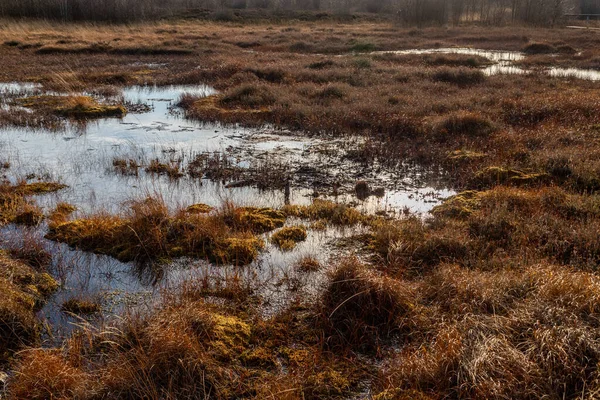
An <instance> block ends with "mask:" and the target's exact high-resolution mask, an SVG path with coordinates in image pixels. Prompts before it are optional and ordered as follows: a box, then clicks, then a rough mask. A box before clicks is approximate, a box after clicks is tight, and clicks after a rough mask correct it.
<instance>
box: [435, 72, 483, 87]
mask: <svg viewBox="0 0 600 400" xmlns="http://www.w3.org/2000/svg"><path fill="white" fill-rule="evenodd" d="M431 79H433V80H434V81H436V82H444V83H451V84H453V85H457V86H472V85H477V84H480V83H483V82H484V81H485V75H484V74H483V72H481V71H479V70H473V69H469V68H439V69H437V70H435V71H434V72H433V73H432V74H431Z"/></svg>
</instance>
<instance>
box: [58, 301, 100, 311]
mask: <svg viewBox="0 0 600 400" xmlns="http://www.w3.org/2000/svg"><path fill="white" fill-rule="evenodd" d="M60 309H61V310H62V311H63V312H66V313H71V314H78V315H92V314H98V313H100V312H101V311H102V307H101V306H100V304H98V303H97V302H94V301H90V300H83V299H77V298H71V299H69V300H67V301H65V302H64V303H63V304H62V306H61V307H60Z"/></svg>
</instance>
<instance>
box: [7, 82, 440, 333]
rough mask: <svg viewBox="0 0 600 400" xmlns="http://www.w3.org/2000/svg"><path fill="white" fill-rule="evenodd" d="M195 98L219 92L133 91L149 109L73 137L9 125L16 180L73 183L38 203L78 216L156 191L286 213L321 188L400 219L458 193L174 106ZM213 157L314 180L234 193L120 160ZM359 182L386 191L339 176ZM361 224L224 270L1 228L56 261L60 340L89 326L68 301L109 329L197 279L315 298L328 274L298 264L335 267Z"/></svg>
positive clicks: (53, 303)
mask: <svg viewBox="0 0 600 400" xmlns="http://www.w3.org/2000/svg"><path fill="white" fill-rule="evenodd" d="M39 90H41V88H40V87H39V86H37V85H34V84H31V85H29V84H27V85H20V84H4V85H0V92H3V93H5V95H15V96H18V95H20V96H24V95H28V94H33V93H37V92H38V91H39ZM183 93H192V94H195V95H199V96H202V95H209V94H212V93H214V92H213V90H212V89H211V88H209V87H205V86H171V87H161V88H157V87H131V88H125V89H124V91H123V96H124V101H125V102H126V103H127V104H144V105H147V106H148V107H134V108H138V109H139V110H140V111H144V112H138V113H135V112H132V113H129V114H128V115H127V116H126V117H124V118H123V119H115V118H112V119H111V118H109V119H100V120H97V121H93V122H90V123H88V124H86V125H85V126H70V127H68V128H67V129H66V130H65V131H61V132H49V131H43V130H42V131H32V130H29V129H16V128H11V129H1V130H0V151H2V155H3V158H4V159H3V161H9V162H10V164H11V168H10V170H8V173H7V175H8V176H7V178H8V179H10V180H12V181H13V182H16V181H17V180H21V179H24V178H26V177H31V176H34V177H35V178H33V180H35V179H43V180H53V181H59V182H62V183H65V184H67V185H68V186H69V188H67V189H64V190H61V191H59V192H57V193H52V194H47V195H43V196H38V197H37V198H36V201H37V202H38V203H39V204H40V205H41V206H42V207H43V208H45V210H46V211H49V210H51V209H52V208H53V207H54V206H55V205H56V204H57V203H58V202H67V203H71V204H73V205H75V206H76V207H77V208H78V211H77V212H76V214H75V217H78V216H82V215H85V213H87V212H96V211H102V210H105V211H108V212H120V211H123V209H124V208H126V207H127V202H128V201H130V200H131V199H139V198H143V197H146V196H148V195H153V196H160V197H162V198H163V199H164V201H165V203H167V204H169V205H171V206H172V207H173V208H175V207H185V206H188V205H190V204H194V203H205V204H208V205H212V206H220V205H221V204H222V203H223V202H224V201H225V200H231V201H233V202H234V203H236V204H239V205H253V206H270V207H280V206H282V205H283V204H287V203H291V204H308V203H310V202H311V201H312V197H311V196H312V195H313V194H314V193H313V192H317V191H321V193H320V196H321V197H326V198H327V197H328V198H331V199H335V200H337V201H341V202H347V203H356V204H357V206H358V207H359V208H361V209H362V210H363V211H365V212H376V211H378V210H382V209H383V210H387V211H390V212H399V211H401V210H402V209H403V208H404V207H407V208H410V209H412V210H413V211H415V212H421V213H425V212H427V211H429V210H430V209H431V207H433V206H434V205H435V204H437V203H439V198H440V197H443V196H448V195H450V194H452V192H451V191H450V190H437V189H434V188H432V187H429V186H427V185H425V184H420V183H418V182H419V180H415V179H412V178H411V177H408V176H407V175H406V173H405V171H406V169H403V170H402V171H399V170H396V169H395V168H389V169H387V170H386V169H385V168H383V167H380V166H376V167H377V168H373V166H371V167H370V169H366V168H367V167H366V166H365V165H362V164H360V163H355V162H353V161H350V160H348V158H347V157H345V156H344V155H345V150H344V147H343V143H342V142H340V141H339V140H338V141H335V140H325V139H313V138H305V137H301V136H298V135H293V134H291V133H287V134H284V133H282V132H274V131H273V130H270V129H262V130H257V129H242V128H237V127H231V128H226V127H222V126H220V125H215V124H197V123H193V122H190V121H186V120H185V119H183V118H182V117H181V113H180V111H179V110H178V109H177V108H176V107H175V106H174V105H175V103H176V102H177V100H178V98H179V97H180V96H181V94H183ZM353 140H354V139H353ZM356 140H359V139H356ZM346 141H348V140H346ZM206 152H219V153H227V154H228V155H229V157H231V159H232V160H233V161H232V162H233V163H234V164H235V165H236V166H238V167H247V166H249V165H251V164H253V163H255V162H263V163H264V165H266V166H267V167H268V166H269V165H271V164H270V163H273V162H276V163H278V164H280V165H286V166H288V167H289V168H290V170H291V171H292V173H295V174H296V175H295V177H296V178H297V177H298V176H300V175H302V174H305V175H302V176H303V179H300V180H298V179H296V180H297V181H299V182H301V183H302V184H304V186H298V184H297V182H296V185H293V184H291V182H290V180H289V179H287V180H286V181H285V182H283V185H282V186H281V188H280V189H279V190H259V189H258V188H256V187H251V186H247V187H234V185H229V187H228V185H226V182H224V181H221V180H217V181H215V180H209V179H201V178H198V177H190V176H187V175H185V176H183V177H181V178H180V179H177V180H173V179H169V178H168V177H166V176H159V175H153V174H150V173H146V172H145V171H144V168H140V170H139V173H136V174H132V175H127V174H118V173H115V170H114V165H113V159H114V158H115V157H118V158H123V159H127V160H128V159H133V160H135V161H136V162H137V163H140V164H142V165H147V163H148V161H149V160H152V159H155V158H157V159H160V160H178V161H181V162H182V167H183V168H184V169H185V168H186V167H187V163H188V162H189V160H192V159H194V156H195V155H197V154H201V153H206ZM418 174H419V172H418V171H414V173H413V176H414V177H417V178H418ZM292 176H294V175H292ZM356 176H361V179H363V178H364V179H371V180H372V181H375V182H377V183H378V184H379V185H381V186H382V187H384V186H385V189H386V190H385V194H383V195H382V196H380V197H375V196H369V197H368V198H366V199H365V200H364V201H357V198H356V196H355V194H354V191H353V190H346V192H344V191H339V190H338V189H339V185H338V181H343V177H346V179H347V180H348V177H350V178H351V181H350V182H345V184H346V186H349V187H350V188H353V185H354V183H355V182H354V179H356V178H355V177H356ZM323 177H325V178H329V179H332V180H333V182H334V183H333V186H334V190H333V192H332V193H326V192H324V191H323V190H321V188H320V187H317V186H315V185H314V183H315V181H316V180H319V179H322V178H323ZM334 195H335V197H334ZM290 223H291V222H290ZM296 223H298V221H296ZM360 229H361V228H352V229H350V228H347V229H338V228H329V229H326V230H325V231H313V230H309V234H308V238H307V240H306V241H305V242H302V243H300V244H299V245H298V246H297V247H296V248H295V249H294V250H293V251H290V252H282V251H281V250H279V249H277V248H275V247H274V246H272V245H270V244H269V242H268V234H267V235H265V242H266V243H267V247H266V248H265V251H264V252H263V253H262V254H261V255H260V257H258V259H257V260H256V261H255V262H254V263H253V264H251V265H250V266H247V267H245V268H234V267H228V266H218V267H217V266H214V265H211V264H209V263H208V262H206V261H204V260H190V259H179V260H174V261H173V262H172V263H169V264H167V265H160V266H157V265H141V266H140V265H137V266H136V265H133V264H132V263H121V262H119V261H117V260H115V259H112V258H110V257H107V256H100V255H94V254H90V253H85V252H81V251H77V250H73V249H70V248H69V247H68V246H67V245H65V244H60V243H55V242H51V241H48V240H46V239H44V234H45V232H46V231H47V227H46V226H45V225H41V226H39V227H36V228H24V227H16V226H9V227H5V228H3V229H2V230H0V241H1V242H0V247H2V248H9V247H20V246H22V245H23V244H22V243H21V242H20V241H22V240H23V238H24V237H34V238H35V240H36V241H37V242H38V243H42V244H43V246H44V247H45V249H46V250H47V251H48V252H49V253H50V254H52V256H53V262H52V265H51V267H50V272H51V273H52V275H53V276H55V277H56V278H57V279H58V280H59V281H60V283H61V287H62V289H61V290H60V291H59V292H58V293H57V294H56V295H55V296H54V297H53V298H52V299H51V300H50V301H49V302H48V304H47V305H46V307H44V309H43V310H42V311H40V316H41V317H42V318H44V319H46V320H47V321H48V323H49V325H50V326H52V327H53V332H52V333H53V335H54V337H56V338H60V337H61V336H62V335H64V334H68V333H69V332H70V331H71V330H72V329H73V326H77V324H80V323H81V322H82V320H81V319H80V318H79V317H75V316H71V315H67V314H65V313H63V312H61V306H62V304H63V303H64V301H66V300H68V299H70V298H71V297H73V296H75V297H78V298H84V299H92V300H95V301H98V302H100V303H101V304H102V306H103V310H104V313H103V315H102V316H97V317H95V318H94V319H93V321H94V323H102V322H103V321H104V320H105V319H107V318H108V319H110V318H111V316H118V315H119V314H121V313H122V311H123V309H124V308H130V307H134V308H136V309H143V308H145V307H149V306H151V305H152V304H153V302H154V301H156V299H157V298H158V295H159V294H160V293H161V291H162V289H164V288H167V287H177V286H178V285H179V284H181V283H182V282H183V281H185V280H188V279H204V278H206V277H207V276H209V277H211V279H225V278H227V277H231V276H239V277H241V278H242V279H243V280H244V282H251V284H252V287H254V288H255V289H256V290H257V291H259V293H260V294H263V296H264V297H265V298H266V299H267V301H268V306H267V307H266V309H265V310H266V311H267V312H268V310H269V309H271V310H276V309H277V308H278V307H281V306H282V305H283V304H285V302H287V301H290V299H291V297H293V296H296V295H297V296H309V295H311V293H310V292H311V291H312V292H313V294H314V293H316V288H317V287H318V284H319V282H321V280H322V279H323V277H324V275H323V274H324V272H323V273H313V274H300V273H297V272H295V270H294V268H293V265H294V264H295V263H296V262H297V261H298V260H299V259H300V258H301V257H303V256H309V255H310V256H312V257H316V258H318V259H319V261H321V262H323V263H326V262H327V260H328V259H329V257H330V256H332V255H333V254H335V252H336V251H339V250H337V249H336V248H335V247H334V246H332V245H331V241H332V240H335V239H336V238H341V237H345V236H348V235H350V234H353V233H356V232H357V231H360ZM299 280H300V281H302V282H303V283H302V285H299V286H300V287H301V288H302V289H301V291H297V290H298V288H297V287H293V288H292V287H291V285H292V286H293V282H298V281H299Z"/></svg>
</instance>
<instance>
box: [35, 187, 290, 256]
mask: <svg viewBox="0 0 600 400" xmlns="http://www.w3.org/2000/svg"><path fill="white" fill-rule="evenodd" d="M285 220H286V217H285V215H284V214H283V213H281V212H279V211H277V210H272V209H268V208H252V207H234V206H232V205H225V206H224V207H223V209H222V210H220V211H219V212H218V213H211V214H205V213H190V212H187V211H186V210H180V211H177V212H176V213H171V212H169V210H168V208H167V207H166V205H165V204H164V203H163V202H162V201H161V200H159V199H152V198H148V199H146V200H144V201H139V202H134V203H133V204H132V206H131V208H130V210H129V212H128V213H127V215H124V216H114V215H103V214H98V215H92V216H90V217H88V218H84V219H78V220H74V221H68V222H64V223H62V224H57V225H52V226H51V227H50V231H49V232H48V234H47V235H46V237H47V238H48V239H51V240H55V241H59V242H64V243H67V244H69V245H71V246H73V247H77V248H80V249H82V250H86V251H92V252H95V253H98V254H107V255H110V256H113V257H115V258H117V259H119V260H121V261H137V262H141V263H145V262H159V261H161V260H165V259H169V258H171V257H181V256H185V255H187V256H195V257H200V258H205V259H208V260H210V261H212V262H215V263H218V264H236V265H245V264H248V263H250V262H252V261H253V260H254V259H255V258H256V257H257V256H258V252H259V250H260V249H261V248H262V245H263V242H262V240H261V239H259V238H258V237H256V236H255V235H256V234H261V233H265V232H269V231H272V230H274V229H276V228H278V227H281V226H283V224H284V223H285Z"/></svg>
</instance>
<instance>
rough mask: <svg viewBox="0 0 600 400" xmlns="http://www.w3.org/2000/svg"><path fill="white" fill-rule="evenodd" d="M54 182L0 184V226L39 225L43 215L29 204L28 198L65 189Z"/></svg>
mask: <svg viewBox="0 0 600 400" xmlns="http://www.w3.org/2000/svg"><path fill="white" fill-rule="evenodd" d="M65 187H66V185H62V184H59V183H54V182H35V183H20V184H17V185H9V184H6V183H3V184H0V225H3V224H7V223H19V224H24V225H28V226H33V225H37V224H39V223H40V222H41V221H42V220H43V218H44V215H43V214H42V212H41V210H40V209H39V207H37V206H35V205H33V204H30V203H29V201H28V200H27V197H28V196H33V195H40V194H45V193H50V192H55V191H58V190H61V189H63V188H65Z"/></svg>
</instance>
